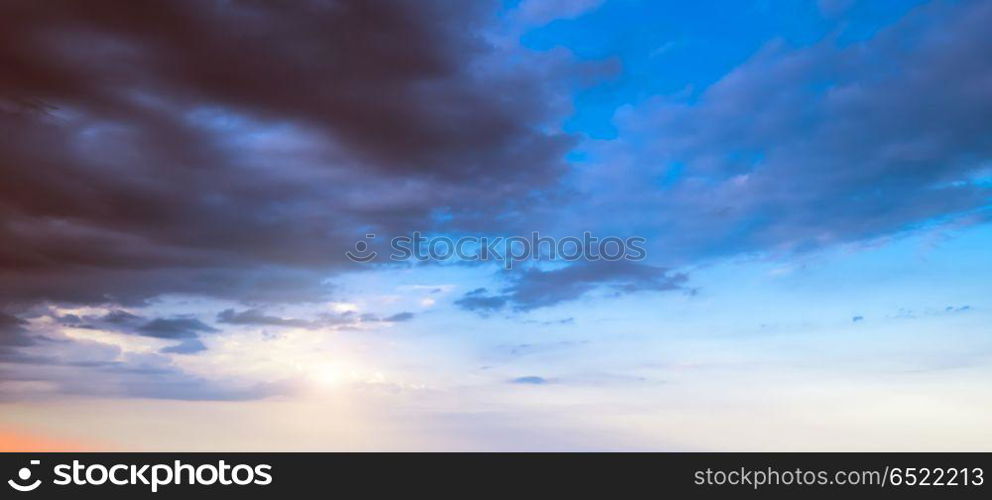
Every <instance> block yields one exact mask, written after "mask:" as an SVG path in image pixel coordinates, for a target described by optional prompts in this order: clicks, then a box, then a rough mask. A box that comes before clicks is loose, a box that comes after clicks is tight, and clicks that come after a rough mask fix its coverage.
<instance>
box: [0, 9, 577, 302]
mask: <svg viewBox="0 0 992 500" xmlns="http://www.w3.org/2000/svg"><path fill="white" fill-rule="evenodd" d="M496 8H497V5H496V4H495V3H494V2H458V3H457V4H451V3H449V2H442V1H430V0H427V1H386V0H362V1H320V0H316V1H312V2H303V3H298V4H294V5H292V6H278V7H277V6H275V5H271V4H267V3H264V2H220V3H210V4H204V3H202V2H195V1H183V0H180V1H176V2H169V4H168V5H157V6H156V7H155V8H154V9H153V8H149V7H148V6H147V5H146V4H144V3H142V2H129V3H127V4H125V5H121V4H119V3H118V2H111V1H100V0H97V1H94V2H91V3H88V4H87V7H86V8H80V7H79V6H78V5H75V4H73V3H72V2H59V1H56V3H55V4H51V3H49V4H45V5H41V4H38V3H36V2H21V1H14V2H4V3H3V5H2V7H0V66H2V67H4V68H5V70H4V71H3V74H2V75H0V137H3V139H0V158H2V159H3V161H2V163H0V169H2V170H0V174H2V175H3V177H4V179H5V182H4V183H3V185H2V186H0V200H2V201H0V239H2V240H3V241H4V245H3V248H2V249H0V270H2V271H3V272H2V273H0V300H3V301H5V302H11V303H23V304H34V303H38V302H42V301H53V302H71V303H82V304H105V303H112V304H125V305H141V304H144V303H145V302H146V301H147V300H148V299H150V298H153V297H156V296H159V295H162V294H166V293H181V294H193V295H206V296H213V297H222V298H228V299H234V300H241V301H246V302H251V303H261V302H299V301H319V300H323V299H326V297H327V295H328V293H329V287H328V286H327V285H326V281H327V276H328V272H334V271H340V270H343V269H345V268H347V267H348V266H351V265H352V264H351V263H350V262H349V261H347V260H346V259H345V258H344V251H345V250H347V249H348V248H350V247H351V245H352V243H353V242H354V239H355V238H356V237H357V236H358V235H361V234H364V233H365V232H366V231H369V230H373V231H375V232H376V233H377V234H383V235H385V234H398V233H407V232H409V231H412V230H431V229H434V228H437V227H438V226H439V224H442V222H439V221H442V220H443V221H445V222H443V224H446V225H448V226H452V227H469V226H472V225H475V226H479V225H480V224H484V225H487V226H489V228H491V227H492V221H493V220H507V221H509V220H513V219H515V218H517V219H519V214H515V212H513V210H511V209H515V208H516V207H517V205H518V204H519V203H526V202H527V200H530V199H536V197H537V196H539V194H538V193H539V191H541V190H554V189H557V186H556V184H555V181H556V180H557V179H558V178H559V177H560V176H561V175H562V174H563V173H564V171H565V169H564V162H563V160H562V157H563V155H564V153H565V152H566V150H567V149H568V148H569V147H570V146H571V144H572V143H573V139H572V138H571V137H569V136H567V135H565V134H563V133H560V132H558V131H557V130H556V127H554V126H551V125H552V124H554V123H556V122H557V121H559V120H560V118H561V116H563V115H562V114H563V113H564V111H565V109H566V108H565V107H564V106H563V105H562V104H561V103H560V101H561V100H560V99H557V98H555V97H554V96H553V94H554V93H556V92H558V89H559V85H561V86H565V85H568V84H569V83H568V80H569V78H570V76H569V73H568V71H570V69H569V64H570V63H568V62H567V61H564V60H563V59H562V58H561V57H559V56H556V55H544V54H528V53H525V52H523V51H515V50H516V49H514V48H512V47H503V46H500V47H496V46H493V45H490V44H489V43H487V42H486V37H485V36H482V35H483V34H484V33H485V32H486V30H487V29H489V24H490V23H491V22H492V21H493V20H495V19H496V17H495V15H494V13H495V10H496ZM501 56H507V57H501ZM538 60H540V61H541V62H542V64H536V62H537V61H538ZM528 61H530V62H532V63H535V64H528V63H527V62H528ZM438 210H443V211H444V212H445V217H444V218H443V219H442V218H438V217H437V213H438ZM495 214H506V217H502V218H498V219H497V218H494V217H493V215H495Z"/></svg>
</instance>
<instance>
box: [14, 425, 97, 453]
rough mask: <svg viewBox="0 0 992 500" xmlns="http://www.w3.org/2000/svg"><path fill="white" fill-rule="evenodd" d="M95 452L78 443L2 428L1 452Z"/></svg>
mask: <svg viewBox="0 0 992 500" xmlns="http://www.w3.org/2000/svg"><path fill="white" fill-rule="evenodd" d="M60 451H94V449H93V447H92V446H86V445H84V444H82V443H79V442H77V441H71V440H65V439H58V438H54V437H44V436H39V435H36V434H30V433H25V432H18V431H15V430H13V429H4V428H0V452H60Z"/></svg>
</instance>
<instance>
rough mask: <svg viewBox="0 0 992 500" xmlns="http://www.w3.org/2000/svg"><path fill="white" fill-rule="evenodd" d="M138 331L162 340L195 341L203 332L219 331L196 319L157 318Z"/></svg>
mask: <svg viewBox="0 0 992 500" xmlns="http://www.w3.org/2000/svg"><path fill="white" fill-rule="evenodd" d="M138 331H139V332H140V333H141V334H142V335H145V336H148V337H155V338H160V339H193V338H196V337H197V334H199V333H201V332H205V333H212V332H216V331H218V330H217V329H216V328H214V327H212V326H209V325H207V324H205V323H203V322H202V321H200V320H198V319H195V318H156V319H153V320H151V321H149V322H148V323H146V324H145V325H143V326H141V327H140V328H138Z"/></svg>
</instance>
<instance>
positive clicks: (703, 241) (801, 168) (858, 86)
mask: <svg viewBox="0 0 992 500" xmlns="http://www.w3.org/2000/svg"><path fill="white" fill-rule="evenodd" d="M990 22H992V5H990V4H988V3H987V2H960V3H950V2H947V3H944V2H941V3H935V4H933V5H926V6H922V7H920V8H917V9H915V10H913V11H912V12H910V13H909V14H908V15H907V16H905V17H904V18H903V19H901V20H900V21H898V22H897V23H895V24H894V25H891V26H889V27H887V28H884V29H882V30H880V31H879V32H878V34H877V35H876V36H875V37H873V38H871V39H868V40H864V41H859V42H856V43H842V42H841V41H838V40H837V39H836V38H835V37H830V36H828V37H826V38H825V39H824V40H822V41H820V42H818V43H816V44H813V45H810V46H804V47H799V48H791V47H788V46H787V45H786V44H785V43H784V42H782V41H772V42H770V43H769V44H768V45H767V46H765V47H764V48H763V49H762V50H760V51H759V52H758V53H757V54H755V55H754V56H753V57H751V58H750V59H749V60H748V61H747V62H745V63H744V64H742V65H741V66H739V67H737V68H736V69H734V70H733V71H731V72H730V73H729V74H727V75H725V76H724V77H723V78H722V79H720V80H719V81H718V82H716V83H715V84H713V85H711V86H710V87H708V88H706V89H705V90H702V91H691V90H690V91H688V92H685V93H682V94H681V95H673V96H658V97H655V98H653V99H651V100H649V101H648V102H644V103H640V104H637V105H632V106H627V107H625V108H623V109H621V110H620V111H618V113H617V115H616V122H617V125H618V127H619V134H620V136H619V138H618V139H617V140H615V141H601V142H600V143H596V144H590V147H589V150H590V153H591V157H592V158H593V161H591V164H592V165H590V166H589V167H588V168H583V169H582V170H581V171H578V173H577V174H576V178H574V179H572V182H573V183H574V184H575V185H576V186H577V187H578V188H579V189H581V190H582V191H583V193H585V195H586V196H587V198H586V199H587V200H588V203H587V204H585V205H584V206H577V207H575V210H574V211H573V212H572V213H571V214H569V215H567V216H563V217H564V218H565V220H563V223H568V222H569V221H572V223H573V224H585V225H588V224H590V223H594V224H597V225H600V226H602V227H609V228H611V230H615V231H616V232H620V233H629V234H645V235H648V236H650V235H657V237H655V238H649V243H654V245H653V246H652V248H651V249H650V251H649V254H651V255H652V257H653V258H656V259H661V260H663V261H664V262H666V263H667V264H668V265H676V266H678V265H683V264H686V263H698V262H700V261H705V260H707V259H711V258H715V257H727V256H729V255H740V254H746V253H766V254H786V253H789V252H801V251H806V250H813V249H818V248H823V247H826V246H830V245H836V244H843V243H849V242H859V241H866V240H872V239H875V238H879V237H884V236H888V235H892V234H897V233H901V232H904V231H909V230H912V229H914V228H919V227H921V226H925V225H927V224H930V223H935V221H936V222H939V221H942V220H960V221H970V222H980V221H985V220H988V219H989V217H990V213H989V211H988V206H989V201H990V197H992V190H990V186H989V185H988V184H987V183H985V184H983V183H981V182H977V181H976V176H977V175H978V173H979V172H981V171H982V170H983V169H987V168H988V162H989V161H990V158H992V140H990V138H989V134H988V130H990V129H992V91H990V90H989V89H990V87H989V85H985V84H984V83H982V82H988V81H990V79H992V60H990V59H989V57H988V56H987V55H988V47H989V45H990V44H992V33H990V31H989V30H988V29H986V27H987V26H988V24H989V23H990ZM604 213H605V214H609V216H608V219H607V218H604V217H602V216H601V215H599V214H604ZM590 221H594V222H590Z"/></svg>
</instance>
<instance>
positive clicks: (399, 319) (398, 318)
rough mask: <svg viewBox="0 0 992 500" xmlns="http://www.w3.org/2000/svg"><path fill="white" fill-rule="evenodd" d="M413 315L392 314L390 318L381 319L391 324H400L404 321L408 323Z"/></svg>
mask: <svg viewBox="0 0 992 500" xmlns="http://www.w3.org/2000/svg"><path fill="white" fill-rule="evenodd" d="M414 316H415V315H414V314H413V313H412V312H401V313H396V314H393V315H392V316H387V317H385V318H383V321H387V322H392V323H402V322H404V321H410V320H411V319H413V317H414Z"/></svg>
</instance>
